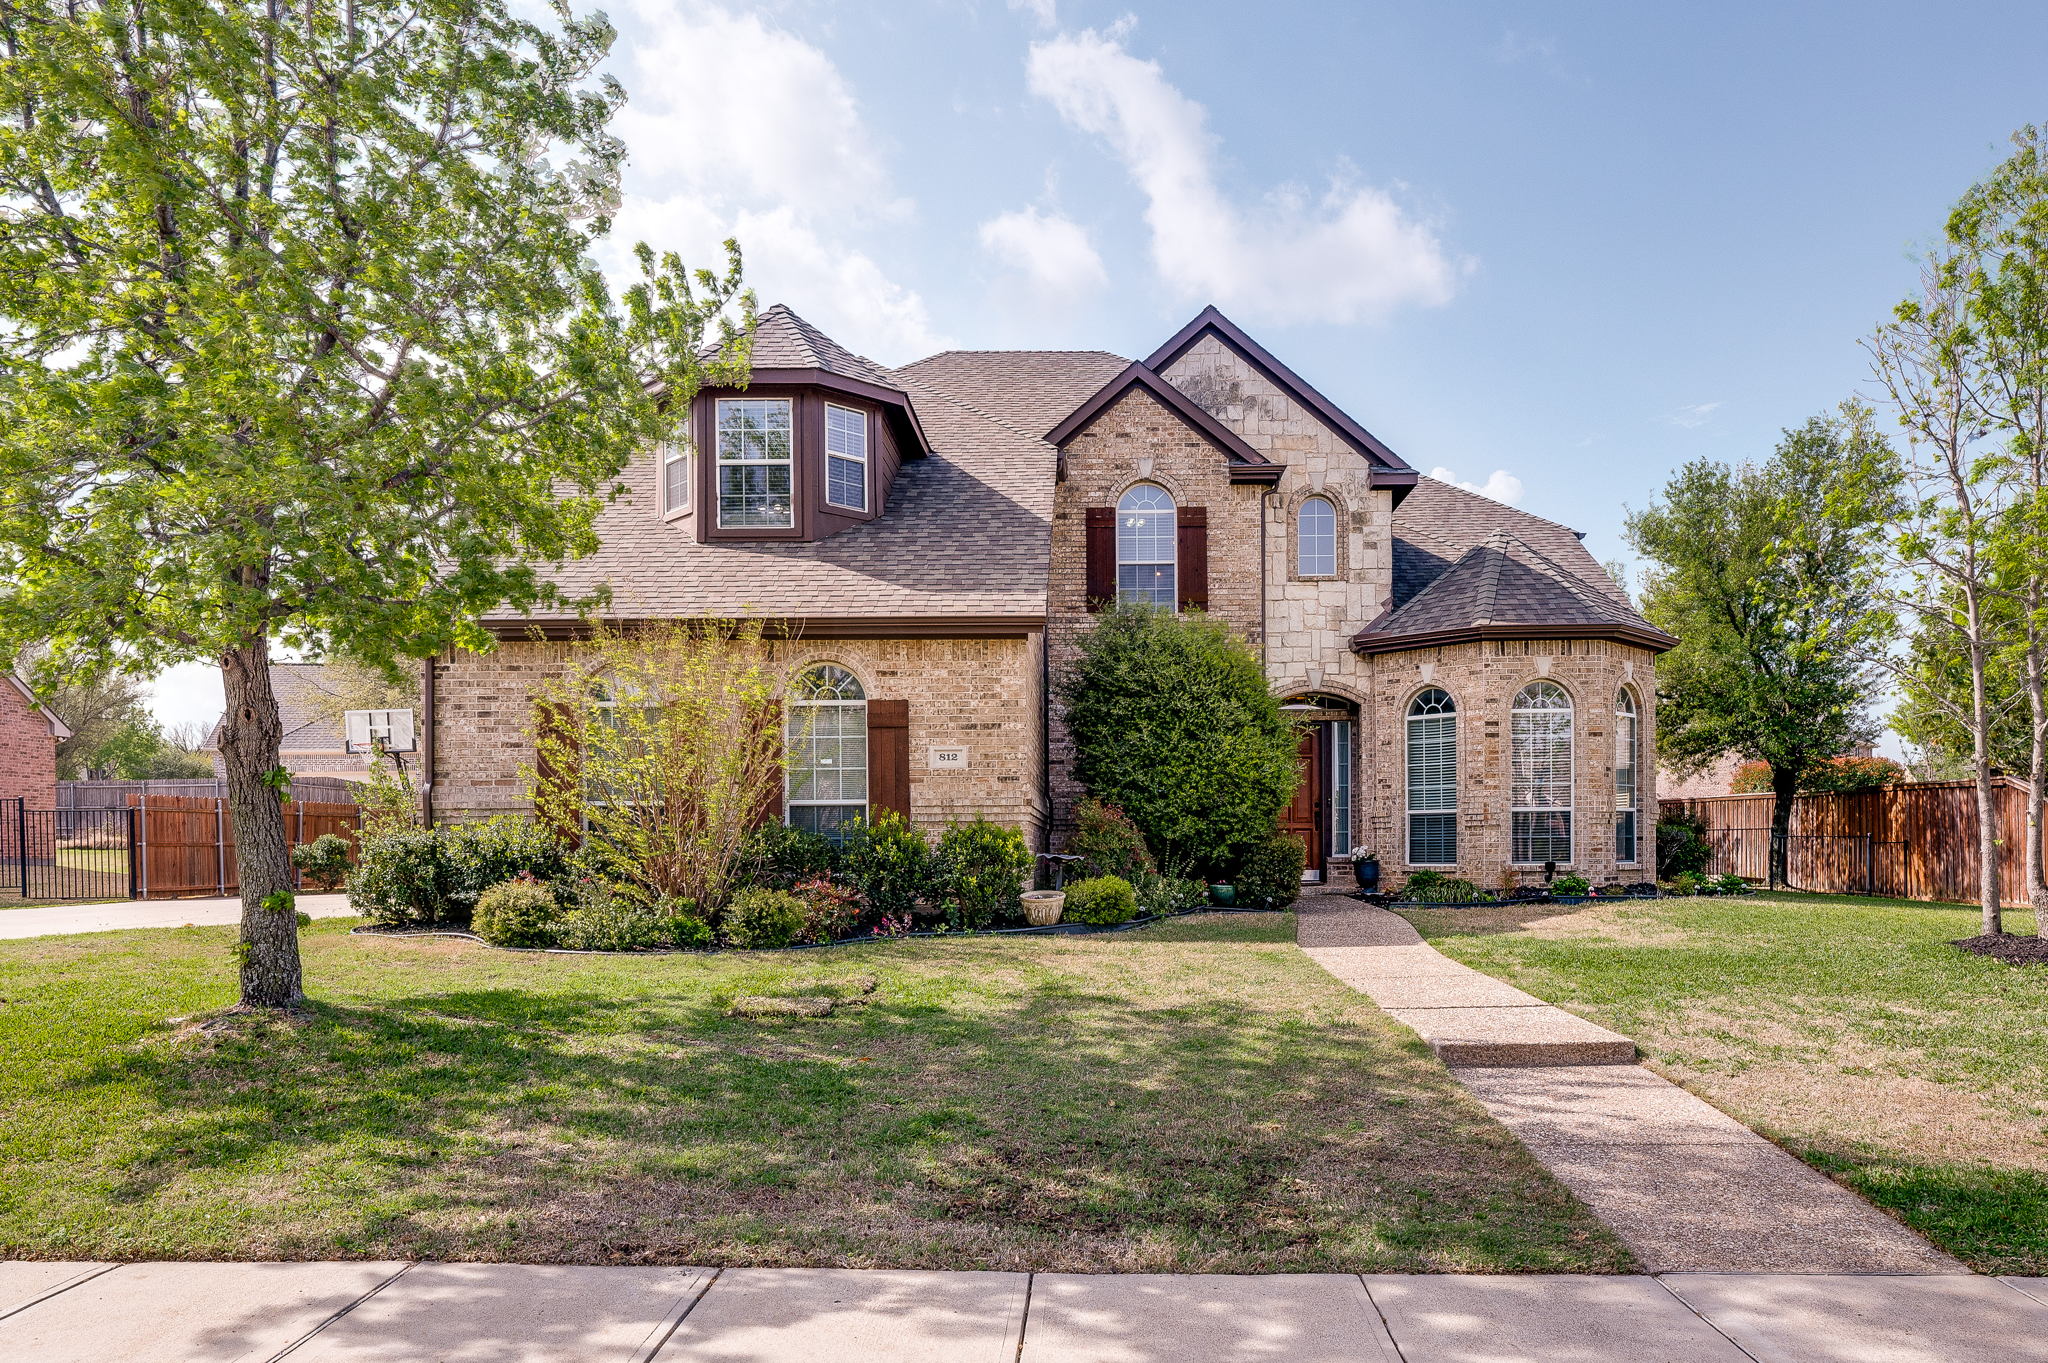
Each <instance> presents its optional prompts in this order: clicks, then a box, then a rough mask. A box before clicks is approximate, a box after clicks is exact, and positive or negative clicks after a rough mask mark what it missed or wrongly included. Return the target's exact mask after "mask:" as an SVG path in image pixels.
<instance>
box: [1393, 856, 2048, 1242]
mask: <svg viewBox="0 0 2048 1363" xmlns="http://www.w3.org/2000/svg"><path fill="white" fill-rule="evenodd" d="M1407 916H1408V917H1409V919H1410V920H1411V921H1412V922H1414V923H1415V925H1416V926H1417V927H1418V928H1419V929H1421V931H1422V933H1423V935H1424V936H1425V937H1427V938H1428V939H1429V940H1430V941H1431V943H1432V944H1433V945H1435V946H1436V947H1437V948H1438V949H1439V950H1441V951H1443V952H1444V953H1445V954H1447V955H1450V956H1454V957H1456V958H1457V959H1458V960H1461V961H1463V962H1465V963H1466V964H1468V965H1471V966H1474V967H1476V968H1478V969H1480V970H1484V971H1487V972H1489V973H1491V974H1494V975H1497V976H1499V977H1501V978H1503V979H1506V980H1509V981H1512V982H1513V983H1515V984H1517V985H1520V986H1521V987H1522V988H1524V989H1527V990H1528V991H1529V992H1530V993H1532V994H1535V995H1537V996H1538V997H1539V998H1543V999H1546V1000H1548V1001H1550V1002H1552V1003H1556V1004H1558V1005H1560V1006H1562V1007H1565V1008H1568V1009H1571V1010H1573V1011H1575V1012H1578V1013H1581V1014H1583V1015H1584V1016H1586V1017H1589V1018H1591V1019H1593V1020H1594V1021H1596V1022H1599V1023H1601V1024H1603V1025H1605V1026H1608V1027H1612V1028H1614V1029H1615V1030H1617V1031H1619V1032H1621V1033H1623V1034H1624V1035H1627V1036H1631V1037H1634V1038H1635V1039H1636V1040H1637V1041H1638V1042H1639V1043H1640V1044H1641V1045H1642V1047H1643V1050H1644V1053H1645V1055H1646V1057H1647V1058H1648V1059H1649V1060H1650V1062H1651V1063H1652V1064H1654V1065H1655V1066H1656V1068H1658V1069H1659V1070H1661V1071H1662V1072H1663V1073H1664V1074H1666V1075H1667V1076H1669V1077H1670V1078H1671V1079H1673V1080H1675V1081H1676V1082H1678V1083H1681V1084H1683V1085H1685V1086H1686V1087H1687V1088H1690V1089H1692V1090H1693V1091H1694V1092H1696V1093H1699V1094H1700V1095H1701V1096H1703V1097H1705V1098H1706V1099H1708V1100H1709V1101H1711V1102H1713V1103H1714V1104H1716V1105H1717V1106H1719V1107H1721V1108H1722V1109H1724V1110H1726V1111H1727V1112H1729V1113H1730V1114H1732V1115H1734V1116H1735V1117H1737V1118H1739V1119H1740V1120H1742V1121H1743V1122H1745V1123H1747V1124H1748V1125H1750V1126H1751V1127H1753V1128H1755V1129H1756V1130H1758V1131H1760V1132H1762V1133H1763V1134H1765V1135H1767V1136H1769V1137H1771V1138H1772V1139H1774V1140H1776V1141H1777V1142H1779V1143H1780V1144H1781V1145H1783V1146H1785V1147H1786V1148H1787V1149H1789V1150H1791V1151H1793V1152H1794V1153H1795V1154H1797V1155H1799V1156H1800V1157H1801V1158H1803V1159H1805V1160H1806V1161H1807V1162H1808V1163H1810V1164H1812V1165H1814V1166H1815V1167H1817V1168H1820V1169H1822V1170H1825V1171H1826V1172H1828V1173H1830V1174H1832V1175H1834V1176H1835V1177H1836V1178H1838V1179H1840V1180H1841V1181H1842V1182H1843V1183H1845V1184H1847V1185H1848V1186H1849V1187H1851V1188H1854V1189H1855V1190H1856V1191H1857V1192H1859V1193H1861V1194H1863V1196H1865V1197H1867V1198H1869V1199H1870V1200H1871V1201H1873V1202H1875V1203H1877V1204H1878V1205H1879V1206H1881V1207H1884V1208H1885V1209H1887V1210H1888V1211H1890V1212H1892V1213H1893V1214H1894V1215H1896V1216H1897V1217H1899V1218H1900V1219H1901V1220H1902V1221H1904V1222H1905V1223H1906V1224H1908V1225H1910V1226H1912V1227H1913V1228H1914V1229H1915V1230H1917V1231H1919V1232H1920V1233H1921V1234H1923V1235H1925V1236H1926V1237H1927V1238H1928V1239H1930V1240H1932V1241H1933V1242H1934V1243H1935V1244H1937V1245H1940V1246H1941V1247H1942V1248H1944V1249H1946V1250H1948V1251H1949V1252H1950V1253H1952V1254H1955V1255H1956V1256H1957V1257H1959V1258H1961V1259H1962V1260H1963V1261H1964V1262H1966V1263H1968V1264H1970V1265H1971V1266H1972V1267H1974V1268H1977V1269H1979V1270H1981V1271H1983V1272H1986V1273H2025V1274H2033V1273H2043V1272H2048V1050H2044V1048H2043V1044H2042V1039H2043V1037H2044V1036H2048V967H2041V966H2029V967H2020V968H2015V967H2012V966H2008V965H2002V964H2000V963H1998V962H1996V961H1991V960H1986V959H1984V958H1982V957H1977V956H1968V955H1965V954H1963V953H1962V952H1959V951H1957V950H1956V949H1955V948H1953V947H1951V946H1948V945H1947V943H1948V942H1950V941H1953V940H1955V939H1957V938H1961V937H1969V936H1973V935H1974V934H1975V933H1976V932H1977V917H1976V910H1974V909H1965V908H1958V907H1956V906H1953V905H1936V904H1920V903H1913V902H1909V901H1901V900H1871V899H1859V898H1825V897H1820V896H1810V895H1763V896H1756V897H1754V898H1747V899H1665V900H1655V901H1646V902H1625V903H1617V904H1597V903H1595V904H1586V905H1583V906H1569V905H1540V906H1538V905H1532V906H1504V907H1501V908H1497V909H1494V908H1488V909H1471V910H1431V911H1418V912H1413V913H1410V914H1408V915H1407ZM2007 926H2008V929H2009V930H2011V931H2016V932H2022V933H2025V932H2031V931H2032V930H2033V923H2032V917H2031V915H2028V914H2013V915H2009V916H2008V924H2007Z"/></svg>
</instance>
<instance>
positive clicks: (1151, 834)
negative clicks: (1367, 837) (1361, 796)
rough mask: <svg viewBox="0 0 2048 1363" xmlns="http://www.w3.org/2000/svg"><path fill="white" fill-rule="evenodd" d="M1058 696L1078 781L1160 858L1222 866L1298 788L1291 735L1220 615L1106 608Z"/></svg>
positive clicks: (1248, 652) (1260, 674) (1260, 673)
mask: <svg viewBox="0 0 2048 1363" xmlns="http://www.w3.org/2000/svg"><path fill="white" fill-rule="evenodd" d="M1060 699H1061V700H1062V701H1063V702H1064V703H1065V706H1066V717H1067V726H1068V728H1069V729H1070V730H1071V731H1072V733H1073V735H1074V745H1075V752H1076V762H1075V774H1076V775H1077V776H1078V777H1079V778H1080V781H1081V784H1082V785H1084V786H1086V787H1087V788H1088V790H1089V791H1090V792H1091V793H1092V794H1093V795H1094V796H1095V797H1096V798H1097V799H1099V800H1101V801H1103V802H1104V803H1105V804H1111V805H1115V806H1116V807H1118V808H1119V809H1121V810H1123V812H1124V813H1126V814H1128V815H1129V816H1130V818H1131V821H1132V822H1133V823H1134V824H1136V825H1137V826H1138V829H1139V831H1141V832H1142V833H1143V834H1144V835H1145V841H1146V844H1147V845H1148V846H1149V847H1150V848H1151V850H1152V854H1153V856H1154V857H1155V858H1157V860H1158V861H1159V862H1160V864H1162V865H1166V866H1174V867H1180V866H1188V867H1191V868H1194V869H1198V870H1202V871H1213V870H1218V869H1228V868H1230V867H1231V866H1233V865H1235V864H1236V862H1237V861H1238V860H1239V859H1240V858H1242V857H1243V856H1244V854H1245V853H1246V852H1247V851H1249V850H1250V849H1251V848H1252V847H1253V845H1254V844H1256V843H1258V842H1259V841H1260V840H1261V839H1263V838H1264V837H1265V836H1266V835H1267V834H1269V833H1270V832H1271V831H1272V829H1273V822H1274V820H1275V819H1276V818H1278V817H1279V814H1280V811H1281V809H1283V808H1284V807H1285V806H1286V804H1287V802H1288V801H1289V800H1290V799H1292V798H1293V796H1294V787H1295V782H1296V780H1297V779H1298V777H1297V773H1296V760H1297V754H1298V751H1299V747H1300V739H1299V736H1298V734H1297V733H1296V731H1295V728H1294V725H1293V724H1292V723H1291V722H1290V721H1289V720H1288V718H1287V716H1286V715H1284V714H1282V713H1281V711H1280V703H1279V701H1278V700H1276V699H1275V698H1274V697H1273V695H1272V693H1271V692H1270V691H1268V690H1267V688H1266V672H1265V668H1264V666H1263V665H1262V664H1261V663H1260V661H1259V657H1258V655H1257V654H1256V653H1254V652H1253V651H1252V649H1251V648H1250V647H1249V646H1248V645H1247V644H1246V643H1245V642H1244V641H1243V640H1241V639H1239V638H1238V637H1237V636H1236V635H1234V634H1232V633H1231V632H1230V629H1229V627H1228V626H1226V625H1225V624H1224V623H1223V622H1222V621H1220V620H1215V619H1212V618H1210V617H1208V616H1205V615H1199V614H1197V615H1177V614H1175V613H1174V612H1172V611H1168V610H1164V609H1161V608H1158V607H1153V606H1135V605H1123V606H1118V607H1116V608H1114V609H1112V610H1109V611H1106V612H1104V613H1103V614H1102V615H1101V616H1099V617H1098V622H1097V625H1096V627H1095V629H1093V630H1092V631H1090V632H1089V633H1088V634H1087V635H1086V636H1084V638H1083V639H1082V641H1081V657H1080V659H1079V661H1078V662H1077V663H1076V664H1075V666H1074V668H1073V670H1072V671H1071V672H1069V673H1068V674H1067V676H1066V677H1065V679H1064V680H1063V681H1062V683H1061V687H1060Z"/></svg>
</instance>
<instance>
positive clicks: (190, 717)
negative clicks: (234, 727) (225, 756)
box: [144, 663, 227, 730]
mask: <svg viewBox="0 0 2048 1363" xmlns="http://www.w3.org/2000/svg"><path fill="white" fill-rule="evenodd" d="M144 703H145V704H146V705H147V706H148V707H149V713H150V714H151V715H152V716H153V717H154V718H155V719H156V722H157V723H159V724H161V725H163V726H164V727H165V728H167V729H168V728H173V727H175V726H177V725H181V724H203V725H205V726H206V727H207V729H208V730H211V729H212V728H213V726H214V723H215V721H217V720H219V718H220V717H221V714H222V712H223V711H225V710H226V709H227V701H226V699H225V698H224V693H223V692H222V690H221V681H220V668H219V667H218V666H216V665H215V664H213V663H176V664H174V665H172V666H170V667H167V668H165V669H164V670H163V671H161V672H159V673H157V674H156V676H155V678H154V679H152V680H151V682H150V683H149V690H148V693H147V697H146V699H145V701H144Z"/></svg>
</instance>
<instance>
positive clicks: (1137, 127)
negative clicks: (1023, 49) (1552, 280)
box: [1028, 26, 1466, 322]
mask: <svg viewBox="0 0 2048 1363" xmlns="http://www.w3.org/2000/svg"><path fill="white" fill-rule="evenodd" d="M1124 32H1125V29H1124V28H1123V27H1121V26H1120V27H1119V28H1117V29H1113V30H1111V31H1110V32H1108V33H1099V32H1096V31H1094V30H1092V29H1091V30H1089V31H1086V32H1083V33H1079V34H1061V35H1059V36H1057V37H1054V38H1050V39H1047V40H1046V41H1044V42H1039V43H1034V44H1032V47H1031V56H1030V60H1029V63H1028V72H1029V76H1030V84H1031V90H1032V92H1033V93H1034V94H1036V95H1038V96H1039V97H1040V98H1042V99H1045V100H1047V101H1048V102H1050V103H1051V104H1052V106H1053V107H1054V109H1056V110H1057V111H1058V112H1059V115H1060V117H1061V118H1062V119H1064V120H1065V121H1066V122H1067V123H1068V124H1069V125H1070V126H1072V127H1074V128H1077V129H1079V130H1080V131H1082V132H1086V133H1090V134H1092V135H1094V136H1097V137H1100V138H1102V139H1103V140H1104V141H1106V142H1107V143H1108V144H1109V145H1110V147H1111V148H1112V149H1113V150H1114V151H1115V152H1116V154H1117V156H1118V157H1119V158H1120V159H1121V160H1122V161H1123V163H1124V165H1125V167H1126V169H1127V170H1128V171H1129V172H1130V175H1131V178H1132V179H1133V180H1134V181H1135V182H1136V184H1137V186H1138V188H1139V189H1140V190H1141V191H1142V192H1143V193H1144V195H1145V196H1146V198H1147V199H1148V200H1149V201H1150V202H1149V204H1148V207H1147V208H1146V213H1145V220H1146V222H1147V224H1148V225H1149V226H1150V227H1151V230H1152V256H1153V260H1154V263H1155V264H1156V266H1157V267H1158V270H1159V274H1160V277H1161V278H1162V279H1163V280H1164V281H1165V282H1166V284H1167V285H1168V286H1169V287H1171V288H1172V289H1174V290H1175V291H1176V292H1177V293H1180V294H1182V295H1184V296H1188V297H1192V298H1198V299H1204V300H1207V301H1212V302H1215V303H1216V304H1218V305H1219V306H1222V307H1225V308H1230V309H1234V310H1240V311H1242V312H1244V313H1245V314H1247V315H1250V316H1255V317H1258V318H1261V319H1264V320H1268V321H1275V322H1351V321H1357V320H1361V319H1371V318H1377V317H1382V316H1385V315H1386V314H1387V313H1389V312H1391V311H1392V310H1393V309H1395V308H1397V307H1401V306H1403V305H1407V304H1421V305H1435V304H1441V303H1444V302H1447V301H1449V299H1450V297H1451V295H1452V293H1453V292H1454V291H1455V289H1456V285H1457V281H1458V277H1459V276H1460V274H1462V273H1463V272H1464V271H1465V269H1466V266H1465V265H1464V264H1462V263H1459V262H1454V261H1453V260H1451V259H1450V257H1449V256H1447V255H1446V254H1445V252H1444V248H1443V246H1442V245H1441V244H1440V243H1439V242H1438V240H1437V238H1436V234H1435V233H1434V232H1433V231H1432V230H1431V229H1430V227H1429V226H1428V225H1427V224H1425V223H1422V222H1420V221H1417V220H1416V219H1415V218H1413V217H1411V216H1410V215H1409V214H1408V213H1407V212H1406V211H1404V210H1403V209H1402V207H1401V206H1400V205H1399V204H1398V203H1396V202H1395V200H1394V199H1393V197H1392V196H1391V195H1390V194H1388V193H1387V192H1386V191H1384V190H1381V189H1377V188H1374V187H1372V186H1369V185H1359V184H1355V183H1351V182H1350V180H1349V178H1348V176H1339V177H1337V178H1335V179H1333V181H1332V182H1331V184H1330V187H1329V188H1328V189H1327V190H1326V191H1325V192H1324V193H1322V194H1321V195H1318V196H1311V195H1309V194H1307V193H1305V192H1304V191H1302V190H1300V189H1299V188H1293V187H1286V188H1282V189H1279V190H1277V191H1275V192H1273V193H1271V194H1269V195H1267V196H1266V199H1265V201H1264V202H1263V203H1261V204H1259V205H1257V206H1255V207H1252V208H1249V209H1247V208H1243V207H1240V206H1239V205H1237V204H1234V203H1232V202H1230V201H1229V200H1228V199H1227V198H1226V197H1225V196H1224V194H1223V192H1222V190H1221V189H1220V188H1219V187H1218V185H1217V183H1216V177H1215V168H1214V165H1213V160H1214V155H1215V146H1216V139H1215V138H1214V137H1213V136H1212V135H1211V134H1210V133H1209V132H1208V131H1207V129H1206V128H1205V126H1204V124H1205V121H1206V117H1207V115H1206V113H1205V112H1204V110H1203V108H1202V106H1201V105H1199V104H1197V103H1195V102H1194V101H1192V100H1190V99H1188V98H1187V97H1186V96H1185V95H1183V94H1181V92H1180V91H1179V90H1177V89H1175V88H1174V87H1173V85H1172V84H1170V83H1169V82H1168V81H1167V79H1166V76H1165V74H1164V73H1163V72H1162V71H1161V70H1160V68H1159V64H1158V63H1157V62H1151V61H1144V60H1140V59H1139V58H1137V57H1133V56H1131V55H1130V53H1128V52H1127V51H1125V50H1124V46H1123V34H1124Z"/></svg>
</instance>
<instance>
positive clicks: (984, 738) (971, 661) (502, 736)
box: [433, 633, 1045, 846]
mask: <svg viewBox="0 0 2048 1363" xmlns="http://www.w3.org/2000/svg"><path fill="white" fill-rule="evenodd" d="M572 647H573V645H571V644H564V643H536V642H531V641H514V642H507V643H504V644H501V645H499V647H498V648H497V649H496V650H494V651H493V652H491V653H487V654H475V653H462V654H457V655H455V656H454V657H452V658H443V659H442V660H440V661H439V662H437V663H436V664H435V706H434V708H435V731H436V741H435V749H434V773H433V780H434V812H435V816H436V817H437V818H438V819H443V820H460V819H474V818H484V817H487V816H489V815H492V814H506V813H524V812H527V811H529V810H530V809H531V808H532V803H531V800H530V798H529V796H528V792H527V787H526V783H525V779H524V778H523V777H522V776H521V774H520V773H521V769H522V768H525V769H530V768H531V767H532V765H533V746H534V739H533V694H534V691H535V689H536V688H537V687H538V686H539V685H540V684H541V683H542V682H543V681H545V680H546V679H548V678H550V677H553V676H559V675H560V674H561V672H562V670H563V665H564V660H565V659H566V658H567V656H568V650H569V649H570V648H572ZM769 647H770V658H771V660H772V662H773V664H774V665H775V666H777V667H778V668H783V669H786V670H787V671H788V672H790V673H792V674H793V673H794V672H796V671H797V670H798V669H799V668H802V667H805V666H808V665H810V664H813V663H837V664H838V665H839V666H841V667H844V668H846V669H847V670H848V671H850V672H852V673H853V674H854V675H855V676H857V677H858V678H860V682H861V686H862V688H863V689H864V690H865V691H866V692H867V694H868V697H869V698H870V699H873V700H897V699H900V700H907V701H908V702H909V709H910V802H911V817H912V820H913V822H915V823H917V824H918V825H920V826H922V827H924V828H926V829H928V830H930V831H932V832H934V833H936V832H938V831H939V830H942V829H943V828H944V827H945V826H946V824H947V823H949V822H952V821H955V820H964V819H971V818H973V817H975V816H976V815H984V816H986V817H988V818H990V819H993V820H995V821H996V822H998V823H1002V824H1007V825H1009V826H1011V827H1014V828H1017V829H1019V830H1020V831H1022V832H1023V833H1024V835H1025V837H1026V838H1027V839H1028V840H1030V841H1031V843H1032V845H1033V846H1037V845H1038V844H1039V840H1040V838H1041V834H1042V830H1043V828H1044V824H1045V797H1044V791H1045V780H1044V772H1045V768H1044V753H1045V744H1044V727H1043V726H1044V714H1045V705H1044V695H1045V690H1044V676H1045V650H1044V636H1043V635H1042V634H1039V633H1032V634H1029V635H1025V636H1022V637H1009V638H984V639H795V640H788V641H778V642H775V643H773V644H771V645H770V646H769ZM935 747H939V748H956V747H957V748H965V749H966V750H967V765H966V767H964V768H962V769H958V770H951V769H949V770H934V769H933V768H932V766H931V749H933V748H935Z"/></svg>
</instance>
